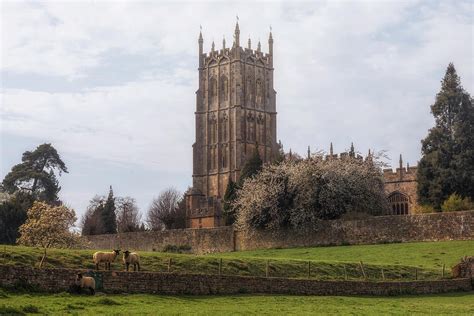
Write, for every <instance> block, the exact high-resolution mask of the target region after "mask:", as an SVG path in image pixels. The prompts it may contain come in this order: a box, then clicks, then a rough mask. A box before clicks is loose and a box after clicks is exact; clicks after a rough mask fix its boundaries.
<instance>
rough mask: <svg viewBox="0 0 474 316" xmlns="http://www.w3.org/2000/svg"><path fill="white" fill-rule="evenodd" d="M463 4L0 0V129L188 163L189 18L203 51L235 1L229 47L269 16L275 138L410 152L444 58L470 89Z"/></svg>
mask: <svg viewBox="0 0 474 316" xmlns="http://www.w3.org/2000/svg"><path fill="white" fill-rule="evenodd" d="M472 11H473V10H472V4H471V3H470V2H469V1H450V2H431V1H428V2H427V1H352V2H349V1H321V2H291V3H288V2H259V3H255V2H247V1H239V2H232V3H228V2H186V3H184V2H177V3H172V2H105V1H104V2H97V1H94V2H92V1H91V2H56V1H54V2H53V1H51V2H41V3H36V2H25V3H23V2H20V3H19V2H2V14H1V20H2V21H1V23H2V24H1V25H2V40H1V46H2V47H1V52H2V60H1V65H0V71H2V84H3V89H2V92H1V93H2V95H1V97H2V99H1V102H2V108H1V112H0V115H1V123H2V132H3V133H9V134H12V135H20V136H29V137H37V138H40V139H47V140H50V141H51V142H53V143H55V144H58V146H60V147H61V148H62V150H63V151H64V154H65V155H76V154H80V155H81V157H86V158H87V157H90V158H94V159H103V160H107V161H113V162H120V163H122V164H129V163H133V164H137V165H140V166H142V167H143V168H153V169H154V170H157V172H168V173H173V172H175V174H178V171H180V172H181V173H180V174H182V170H183V168H184V169H186V168H188V169H187V170H189V174H190V173H191V144H192V143H193V137H194V119H193V113H194V108H195V95H194V92H195V90H196V87H197V70H196V68H197V35H198V32H199V25H200V24H202V25H203V35H204V40H205V50H208V49H209V48H210V45H211V41H212V40H213V39H214V40H215V42H216V46H217V47H220V46H221V40H222V36H223V35H225V37H226V40H227V45H228V46H230V45H231V42H232V32H233V28H234V23H235V14H236V13H238V14H239V16H240V28H241V44H242V45H245V44H246V42H247V36H248V34H250V35H251V37H252V43H253V45H254V46H256V42H257V41H258V39H260V40H261V41H262V47H263V50H265V51H266V50H267V36H268V30H269V25H270V24H271V25H272V26H273V35H274V39H275V48H274V49H275V89H276V90H277V93H278V94H277V110H278V112H279V115H278V124H279V125H278V133H279V137H280V138H281V139H282V140H283V143H284V145H285V147H286V149H288V148H289V147H292V148H293V150H297V151H299V152H304V151H305V149H306V146H307V145H308V144H309V145H311V146H312V147H313V148H314V147H319V148H321V147H327V146H328V143H329V141H333V142H334V144H335V148H336V150H338V151H339V150H344V149H346V148H347V147H348V146H349V145H350V142H351V141H354V142H355V144H356V146H358V148H359V149H360V150H362V151H364V152H365V151H366V150H367V149H368V148H376V149H387V150H389V151H390V152H389V153H390V155H391V156H392V157H396V156H398V153H400V152H402V153H404V155H405V156H406V157H407V158H408V160H410V161H411V162H412V163H414V162H415V161H416V160H417V159H419V151H420V145H419V144H420V143H419V142H420V139H421V138H422V137H424V136H425V135H426V132H427V130H428V128H429V127H430V126H431V125H432V118H431V116H430V114H429V105H430V104H431V103H432V102H433V100H434V97H435V95H436V93H437V92H438V91H439V80H441V78H442V76H443V75H444V71H445V69H446V66H447V64H448V63H449V62H450V61H453V62H454V64H455V66H456V68H457V70H458V73H459V74H460V76H461V78H462V83H463V85H464V87H465V88H467V90H468V91H469V92H474V91H473V90H474V89H473V88H474V78H473V75H474V74H473V71H472V70H473V66H474V65H473V60H472V55H473V51H472V50H473V36H472V35H473V34H472V30H473V28H472V27H473V25H472V24H473V23H472V13H473V12H472ZM117 53H119V54H121V56H124V57H122V58H121V59H118V60H119V61H116V59H114V58H113V57H114V54H117ZM127 60H128V61H129V63H130V64H131V63H132V61H136V60H143V62H142V63H138V65H136V66H135V68H133V69H131V68H132V67H129V63H127ZM129 68H130V69H129ZM121 69H129V72H127V71H123V72H120V71H113V72H111V73H103V72H107V71H111V70H121ZM115 73H117V76H118V78H113V79H117V80H114V81H113V83H111V84H106V85H105V86H104V84H102V85H100V86H99V85H96V84H95V82H98V81H101V82H104V81H105V82H107V78H110V77H111V76H114V75H115ZM5 74H15V75H16V76H20V77H19V78H20V79H18V77H16V78H17V80H16V83H15V85H13V84H11V83H10V82H9V81H8V80H3V76H4V75H5ZM34 76H36V77H34ZM33 77H34V78H43V79H44V80H43V82H42V85H41V86H47V87H48V88H49V89H46V88H45V89H44V91H43V90H41V89H39V88H38V87H37V86H35V85H34V84H31V83H30V81H29V80H30V79H31V78H33ZM5 78H9V77H8V76H6V75H5ZM21 79H24V84H22V81H21ZM53 79H54V80H53ZM98 79H101V80H98ZM36 80H38V79H36ZM58 80H59V81H60V80H63V81H67V82H69V83H70V85H69V86H60V85H58ZM36 82H37V81H36ZM48 83H49V86H48ZM79 83H80V84H79ZM87 83H89V84H87ZM9 84H11V86H10V85H9ZM71 86H75V87H76V89H72V90H73V91H70V90H71V89H68V87H71ZM170 184H172V183H170ZM160 185H161V184H160ZM158 189H159V188H158ZM68 190H71V191H69V193H68V192H65V194H66V195H67V196H75V195H74V194H73V193H70V192H72V190H74V185H73V184H70V185H69V186H68ZM84 194H86V193H85V191H81V196H82V195H84ZM76 195H77V194H76ZM92 195H93V194H91V196H92ZM77 196H78V195H77Z"/></svg>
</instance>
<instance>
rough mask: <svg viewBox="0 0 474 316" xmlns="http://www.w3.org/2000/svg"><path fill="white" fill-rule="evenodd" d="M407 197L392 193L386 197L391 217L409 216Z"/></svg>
mask: <svg viewBox="0 0 474 316" xmlns="http://www.w3.org/2000/svg"><path fill="white" fill-rule="evenodd" d="M408 201H409V200H408V196H406V195H405V194H403V193H400V192H398V191H397V192H392V193H391V194H390V195H389V196H388V202H389V204H390V208H391V212H392V215H407V214H409V206H408Z"/></svg>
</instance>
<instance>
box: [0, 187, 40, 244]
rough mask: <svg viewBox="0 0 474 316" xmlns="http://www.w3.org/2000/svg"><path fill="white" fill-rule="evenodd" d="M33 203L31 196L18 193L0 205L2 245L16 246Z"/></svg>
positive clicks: (0, 241)
mask: <svg viewBox="0 0 474 316" xmlns="http://www.w3.org/2000/svg"><path fill="white" fill-rule="evenodd" d="M33 202H34V198H33V196H32V195H31V194H29V193H26V192H17V193H15V194H14V195H13V196H11V197H10V198H9V199H7V200H6V201H3V202H2V203H1V204H0V244H14V243H15V241H16V239H17V238H18V237H20V234H19V231H18V229H19V227H20V226H21V225H23V223H24V222H25V221H26V218H27V216H26V213H27V210H28V209H29V208H30V207H31V206H32V205H33Z"/></svg>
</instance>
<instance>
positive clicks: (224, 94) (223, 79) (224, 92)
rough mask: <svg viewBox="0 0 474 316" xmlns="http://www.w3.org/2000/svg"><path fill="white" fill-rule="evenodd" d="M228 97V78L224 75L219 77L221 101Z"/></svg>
mask: <svg viewBox="0 0 474 316" xmlns="http://www.w3.org/2000/svg"><path fill="white" fill-rule="evenodd" d="M228 99H229V80H228V79H227V77H226V76H222V77H221V96H220V100H221V101H227V100H228Z"/></svg>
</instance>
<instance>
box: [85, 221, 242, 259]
mask: <svg viewBox="0 0 474 316" xmlns="http://www.w3.org/2000/svg"><path fill="white" fill-rule="evenodd" d="M83 238H84V240H85V241H86V242H88V243H89V248H92V249H117V248H120V249H122V250H125V249H133V250H142V251H162V250H163V248H164V247H165V246H166V245H176V246H190V247H191V251H192V252H194V253H198V254H202V253H212V252H226V251H233V250H234V229H233V228H232V227H221V228H209V229H175V230H164V231H147V232H134V233H121V234H110V235H95V236H85V237H83Z"/></svg>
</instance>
